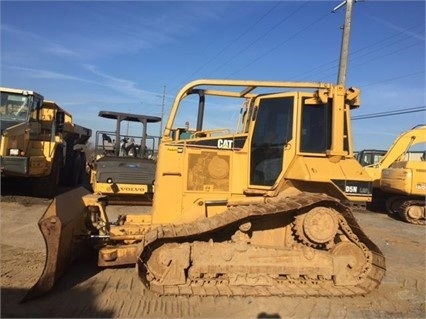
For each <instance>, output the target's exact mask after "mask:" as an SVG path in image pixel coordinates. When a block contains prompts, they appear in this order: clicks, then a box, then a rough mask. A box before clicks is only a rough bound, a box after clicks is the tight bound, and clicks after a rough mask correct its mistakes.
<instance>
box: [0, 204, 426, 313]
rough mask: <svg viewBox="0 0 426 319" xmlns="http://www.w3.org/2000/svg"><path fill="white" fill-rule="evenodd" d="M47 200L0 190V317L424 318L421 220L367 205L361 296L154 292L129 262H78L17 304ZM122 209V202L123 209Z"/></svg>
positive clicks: (36, 259)
mask: <svg viewBox="0 0 426 319" xmlns="http://www.w3.org/2000/svg"><path fill="white" fill-rule="evenodd" d="M48 204H49V200H47V199H36V198H30V197H23V196H2V198H1V203H0V212H1V218H0V222H1V317H2V318H6V317H33V318H34V317H62V318H64V317H86V318H89V317H104V318H106V317H109V318H111V317H114V318H130V317H138V318H142V317H143V318H158V317H169V318H425V316H426V311H425V270H426V269H425V262H426V259H425V242H426V227H423V226H417V225H411V224H407V223H404V222H401V221H399V220H395V219H393V218H392V217H390V216H388V215H386V214H382V213H377V212H375V213H373V212H369V211H363V212H361V211H357V212H354V215H355V217H356V218H357V219H358V222H359V223H360V225H361V227H362V228H363V229H364V231H365V232H366V234H367V235H368V236H369V237H370V238H371V239H372V240H373V241H374V242H375V243H376V244H377V245H378V246H379V247H380V249H381V250H382V252H383V253H384V255H385V256H386V263H387V272H386V276H385V278H384V280H383V281H382V284H381V285H380V287H379V288H378V289H376V290H374V291H373V292H371V293H370V294H368V295H366V296H364V297H352V298H284V297H231V298H228V297H216V298H215V297H191V298H187V297H170V296H166V297H159V296H157V295H154V294H152V293H150V292H149V291H146V289H145V288H144V287H143V286H142V284H141V282H140V281H139V280H138V277H137V274H136V271H135V269H134V268H119V269H104V270H101V269H98V268H97V267H96V266H95V260H93V261H87V262H84V263H78V264H75V265H74V266H73V268H72V269H71V270H70V271H69V272H68V273H67V274H66V275H65V277H63V279H62V280H61V281H60V282H59V285H58V286H57V287H56V288H55V289H54V290H53V291H52V292H51V293H49V294H48V295H46V296H44V297H42V298H40V299H37V300H33V301H29V302H26V303H20V300H21V299H22V298H23V297H24V295H25V293H26V291H27V289H29V288H30V287H31V286H32V285H33V284H34V283H35V282H36V280H37V278H38V276H39V275H40V274H41V272H42V270H43V264H44V258H45V255H44V254H45V251H44V250H45V249H44V243H43V239H42V236H41V234H40V233H39V231H38V228H37V225H36V223H37V220H38V219H39V218H40V216H41V215H42V213H43V212H44V210H45V209H46V207H47V205H48ZM123 211H126V209H123Z"/></svg>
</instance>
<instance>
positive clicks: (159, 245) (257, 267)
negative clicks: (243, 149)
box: [138, 193, 386, 296]
mask: <svg viewBox="0 0 426 319" xmlns="http://www.w3.org/2000/svg"><path fill="white" fill-rule="evenodd" d="M301 225H302V226H301ZM303 229H304V231H303ZM330 229H331V230H330ZM256 230H261V231H260V233H262V231H264V232H265V235H266V236H264V237H263V238H264V239H262V240H260V241H259V240H258V241H257V244H253V241H256V240H255V236H254V233H255V232H256ZM277 232H278V233H280V234H282V238H283V244H281V245H276V243H275V244H272V245H271V244H269V245H268V243H267V242H268V238H271V237H273V236H274V234H277ZM250 236H251V239H250ZM339 238H340V239H339ZM309 241H312V242H311V244H308V242H309ZM284 242H285V243H284ZM259 243H260V244H259ZM140 251H141V253H140V256H139V259H138V271H139V275H140V277H141V279H142V281H143V282H144V284H145V285H146V286H147V287H148V288H149V289H150V290H152V291H154V292H156V293H158V294H160V295H202V296H205V295H215V296H220V295H226V296H271V295H279V296H356V295H364V294H366V293H368V292H370V291H371V290H373V289H374V288H375V287H377V286H378V285H379V284H380V282H381V280H382V278H383V276H384V274H385V270H386V267H385V258H384V256H383V254H382V253H381V251H380V249H379V248H378V247H377V246H376V245H375V244H374V243H373V242H372V241H371V240H370V239H369V238H368V237H367V236H366V235H365V234H364V233H363V232H362V230H361V229H360V227H359V226H358V223H357V222H356V220H355V218H354V217H353V215H352V213H351V211H350V209H349V208H347V207H346V206H344V205H342V204H340V203H339V202H338V201H337V200H335V199H334V198H332V197H329V196H327V195H324V194H314V193H301V194H299V195H297V196H293V197H287V198H281V199H272V200H270V201H269V202H267V203H266V204H262V205H260V204H256V205H248V206H235V207H229V208H228V210H227V211H225V212H224V213H221V214H219V215H215V216H212V217H209V218H205V219H203V220H200V221H195V222H192V223H188V224H180V225H167V226H166V225H163V226H159V227H158V228H156V229H154V230H152V231H150V232H148V233H147V234H146V236H145V239H144V242H143V243H142V247H141V250H140Z"/></svg>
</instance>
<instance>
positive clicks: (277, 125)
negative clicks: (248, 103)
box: [249, 93, 297, 187]
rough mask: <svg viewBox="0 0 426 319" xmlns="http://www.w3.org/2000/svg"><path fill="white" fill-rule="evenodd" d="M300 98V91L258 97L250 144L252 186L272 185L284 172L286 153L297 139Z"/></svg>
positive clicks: (250, 179)
mask: <svg viewBox="0 0 426 319" xmlns="http://www.w3.org/2000/svg"><path fill="white" fill-rule="evenodd" d="M296 101H297V94H296V93H292V94H279V95H278V94H277V95H268V96H262V97H260V98H258V99H257V101H256V108H255V112H254V113H253V116H252V120H253V121H254V122H253V123H254V126H253V128H252V130H251V144H250V165H249V167H250V172H249V175H250V178H249V183H250V185H251V187H259V186H260V187H271V186H273V185H274V184H275V182H276V180H277V179H278V177H279V175H280V174H281V172H282V171H283V167H284V166H285V165H284V164H285V161H286V158H285V156H284V155H285V154H286V149H289V147H288V146H289V145H290V144H289V143H290V142H291V141H292V139H293V122H294V107H295V103H296Z"/></svg>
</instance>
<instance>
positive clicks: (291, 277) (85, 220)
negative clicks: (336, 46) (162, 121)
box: [30, 80, 385, 297]
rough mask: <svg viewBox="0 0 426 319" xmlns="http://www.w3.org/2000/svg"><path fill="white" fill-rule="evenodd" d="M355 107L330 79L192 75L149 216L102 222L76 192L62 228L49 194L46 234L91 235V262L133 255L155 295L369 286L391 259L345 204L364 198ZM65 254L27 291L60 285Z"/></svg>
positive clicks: (57, 237) (94, 205) (100, 204)
mask: <svg viewBox="0 0 426 319" xmlns="http://www.w3.org/2000/svg"><path fill="white" fill-rule="evenodd" d="M358 106H359V91H358V90H357V89H352V88H350V89H345V88H344V87H342V86H340V85H333V84H329V83H310V82H267V81H238V80H198V81H194V82H191V83H189V84H187V85H186V86H184V87H183V88H182V89H181V91H180V92H179V93H178V94H177V96H176V98H175V100H174V102H173V105H172V108H171V111H170V115H169V119H168V121H167V123H166V125H165V129H164V134H163V136H162V139H161V143H160V145H159V155H158V162H157V166H156V172H155V191H154V198H153V206H152V209H151V210H150V212H149V213H147V214H134V215H130V214H128V215H125V216H120V217H119V220H117V221H113V222H109V218H108V215H107V213H106V209H105V207H106V201H105V199H104V198H103V197H102V196H100V195H95V194H88V195H82V196H81V197H82V203H83V206H82V207H81V208H80V209H75V208H74V209H73V211H72V212H69V214H66V215H64V216H67V221H68V225H67V227H65V226H63V227H61V226H60V225H61V223H60V222H58V220H57V219H59V221H60V220H61V217H60V216H63V214H64V211H62V212H61V214H59V212H57V211H56V210H57V209H58V208H60V209H62V210H66V205H60V202H61V200H60V198H57V199H56V202H55V205H53V206H51V207H50V208H49V209H48V211H47V212H46V214H45V216H44V217H42V219H41V220H40V225H41V226H40V227H41V230H42V233H43V236H44V238H45V241H46V243H47V245H48V246H49V245H50V246H53V247H58V244H57V243H58V242H60V243H61V245H65V243H70V245H71V243H77V241H75V240H74V241H73V238H79V239H80V243H81V239H82V238H86V240H85V241H84V242H85V243H87V242H93V246H96V247H97V249H98V265H99V266H102V267H108V266H118V265H135V264H136V267H137V269H138V272H139V275H140V278H141V280H142V282H143V283H144V284H145V285H146V287H148V288H149V289H150V290H152V291H155V292H157V293H159V294H161V295H164V294H174V295H222V294H226V295H228V296H230V295H264V296H266V295H282V296H284V295H286V296H293V295H300V296H308V295H314V296H346V295H362V294H365V293H367V292H369V291H371V290H372V289H374V288H375V287H376V286H377V285H378V284H379V283H380V281H381V279H382V278H383V275H384V272H385V262H384V257H383V255H382V253H381V252H380V250H379V249H378V247H377V246H376V245H374V243H372V242H371V241H370V240H369V239H368V237H367V236H366V235H365V234H364V233H363V232H362V230H361V228H360V227H359V225H358V224H357V222H356V220H355V218H354V217H353V215H352V213H351V210H350V208H349V207H348V205H346V204H347V202H349V201H368V200H371V183H370V178H369V176H368V175H367V174H366V172H365V171H364V170H363V168H362V166H361V165H360V164H359V163H358V162H357V161H356V159H355V158H354V156H353V152H352V138H351V127H350V110H351V109H352V108H355V107H358ZM183 123H188V125H187V127H185V132H186V133H188V134H187V135H186V136H182V134H181V133H182V132H181V130H182V126H183ZM80 195H81V194H80ZM63 198H65V197H63ZM67 198H69V197H67ZM54 217H55V218H54ZM52 220H54V221H55V227H58V229H57V230H56V231H52V230H49V231H48V229H49V225H50V222H51V221H52ZM71 221H72V223H71ZM70 224H72V225H73V227H71V226H70ZM81 225H85V226H84V227H81ZM52 227H53V226H52ZM52 227H50V228H52ZM64 242H65V243H64ZM68 246H69V245H67V247H68ZM72 251H75V250H73V249H67V250H63V249H56V250H55V251H53V252H52V253H51V254H48V258H47V261H46V265H47V266H46V268H45V271H44V273H43V275H42V276H41V278H40V280H39V282H38V283H37V284H36V285H35V286H34V287H33V289H32V290H31V293H30V296H31V297H32V296H36V295H38V294H39V293H42V292H45V291H47V290H48V288H49V287H51V285H53V284H54V282H55V281H56V280H57V278H59V275H60V273H59V272H58V270H57V269H56V268H55V264H59V265H64V262H62V263H61V262H59V263H58V260H65V261H66V262H68V261H69V260H71V258H70V252H72ZM61 271H62V269H61Z"/></svg>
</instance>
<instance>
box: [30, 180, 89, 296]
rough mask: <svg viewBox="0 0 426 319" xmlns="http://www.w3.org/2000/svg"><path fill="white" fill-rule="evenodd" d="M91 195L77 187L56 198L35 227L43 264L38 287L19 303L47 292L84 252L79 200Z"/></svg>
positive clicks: (83, 228) (82, 207)
mask: <svg viewBox="0 0 426 319" xmlns="http://www.w3.org/2000/svg"><path fill="white" fill-rule="evenodd" d="M87 194H90V192H89V191H88V190H87V189H85V188H83V187H79V188H76V189H73V190H71V191H69V192H66V193H63V194H61V195H58V196H56V197H55V198H54V199H53V200H52V202H51V203H50V205H49V207H48V208H47V210H46V211H45V212H44V214H43V216H42V217H41V218H40V220H39V221H38V226H39V228H40V231H41V233H42V234H43V238H44V242H45V244H46V261H45V264H44V269H43V273H42V274H41V276H40V278H39V279H38V281H37V283H36V284H35V285H34V286H33V287H31V289H30V290H29V291H28V292H27V294H26V296H25V297H24V299H23V300H22V302H25V301H28V300H31V299H35V298H37V297H39V296H41V295H43V294H45V293H46V292H48V291H50V290H51V289H52V288H53V286H54V285H55V284H56V282H57V281H58V279H59V278H60V276H61V275H62V274H63V273H64V271H65V270H66V269H67V267H68V266H70V265H71V263H72V262H73V261H74V260H75V258H76V257H77V256H78V255H79V253H80V252H81V251H82V250H83V249H84V245H85V242H84V239H83V236H82V235H85V234H87V233H86V232H85V229H86V227H85V221H84V218H85V217H84V216H85V206H84V204H83V200H82V197H83V196H84V195H87Z"/></svg>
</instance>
